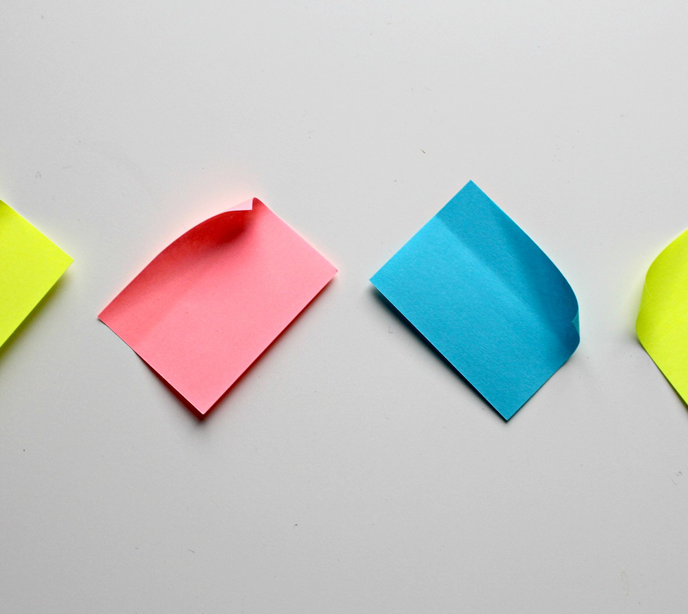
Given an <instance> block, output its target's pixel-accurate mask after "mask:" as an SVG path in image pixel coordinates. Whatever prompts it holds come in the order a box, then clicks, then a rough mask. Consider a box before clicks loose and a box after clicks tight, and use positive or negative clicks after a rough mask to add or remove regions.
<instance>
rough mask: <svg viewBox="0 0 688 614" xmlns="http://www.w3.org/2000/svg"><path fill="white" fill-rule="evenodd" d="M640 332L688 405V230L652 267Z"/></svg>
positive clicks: (648, 272)
mask: <svg viewBox="0 0 688 614" xmlns="http://www.w3.org/2000/svg"><path fill="white" fill-rule="evenodd" d="M636 332H637V334H638V339H639V340H640V343H642V345H643V347H644V348H645V351H646V352H647V353H648V354H649V355H650V357H651V358H652V360H654V361H655V364H656V365H657V366H658V367H659V369H660V370H661V371H662V373H664V375H665V377H666V378H667V379H668V380H669V382H670V383H671V385H672V386H673V387H674V389H675V390H676V392H678V394H679V395H680V396H681V398H682V399H683V400H684V401H685V402H686V403H688V231H686V232H684V233H683V234H682V235H681V236H679V237H678V238H677V239H675V240H674V241H673V242H671V243H670V244H669V245H668V246H667V247H666V248H665V249H664V251H663V252H662V253H661V254H659V256H657V258H656V259H655V261H654V262H653V263H652V264H651V265H650V268H649V269H648V271H647V276H646V277H645V286H644V288H643V295H642V298H641V301H640V310H639V312H638V320H637V322H636Z"/></svg>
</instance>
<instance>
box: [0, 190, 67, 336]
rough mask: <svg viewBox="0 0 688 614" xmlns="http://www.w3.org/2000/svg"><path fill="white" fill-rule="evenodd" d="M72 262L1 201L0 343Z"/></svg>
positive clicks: (10, 333)
mask: <svg viewBox="0 0 688 614" xmlns="http://www.w3.org/2000/svg"><path fill="white" fill-rule="evenodd" d="M72 262H73V261H72V259H71V258H70V257H69V256H68V255H67V254H65V253H64V252H63V251H62V250H61V249H60V248H59V247H57V245H55V244H54V243H53V242H52V241H50V239H48V238H47V237H46V236H45V235H43V234H41V232H40V231H38V230H37V229H36V228H34V227H33V226H32V225H31V224H30V223H29V222H27V221H26V220H25V219H24V218H23V217H21V216H20V215H19V214H18V213H17V212H16V211H14V210H12V208H11V207H10V206H9V205H6V204H5V203H4V202H2V201H0V346H2V345H3V344H4V343H5V341H7V339H9V337H10V335H12V333H13V332H14V331H15V330H16V329H17V327H18V326H19V325H20V324H21V323H22V322H23V321H24V320H25V319H26V317H27V316H28V315H29V314H30V313H31V312H32V311H33V309H34V308H35V307H36V305H38V303H40V301H41V299H42V298H43V297H44V296H45V295H46V294H47V293H48V291H49V290H50V288H52V287H53V286H54V285H55V282H57V280H58V279H60V277H62V275H63V273H64V272H65V271H66V270H67V268H68V267H69V265H70V264H71V263H72Z"/></svg>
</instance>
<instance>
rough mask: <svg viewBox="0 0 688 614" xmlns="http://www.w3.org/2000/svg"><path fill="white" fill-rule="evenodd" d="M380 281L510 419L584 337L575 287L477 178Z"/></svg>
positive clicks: (423, 331)
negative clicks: (487, 194) (579, 324)
mask: <svg viewBox="0 0 688 614" xmlns="http://www.w3.org/2000/svg"><path fill="white" fill-rule="evenodd" d="M371 282H372V283H373V285H374V286H375V287H376V288H377V289H378V291H379V292H380V293H381V294H382V295H383V296H384V297H385V298H386V299H387V300H388V301H389V302H390V303H391V304H392V305H393V306H394V307H395V308H396V309H397V310H398V311H399V312H400V313H401V314H402V315H403V316H404V317H405V318H406V319H407V320H408V321H409V322H410V323H411V324H412V325H413V326H414V327H415V328H416V329H417V331H418V332H419V333H420V334H421V335H422V336H423V337H425V339H427V341H428V342H429V343H430V344H431V345H433V346H434V347H435V348H436V349H437V350H438V351H439V352H440V353H441V354H442V355H443V356H444V357H445V358H446V359H447V361H449V363H450V364H451V365H452V366H453V367H454V368H455V369H456V370H457V371H459V373H461V375H463V377H465V378H466V380H468V382H469V383H470V384H471V385H472V386H473V387H474V388H475V389H476V390H477V391H478V392H479V393H480V394H481V395H482V396H483V397H484V398H485V399H486V400H487V401H488V403H490V404H491V405H492V406H493V407H494V408H495V409H496V410H497V411H498V412H499V414H500V415H501V416H502V417H503V418H504V419H506V420H508V419H510V418H511V417H512V416H513V415H514V414H515V413H516V412H517V411H518V410H519V409H520V408H521V407H522V406H523V405H524V404H525V403H526V401H527V400H528V399H529V398H530V397H531V396H532V395H533V394H535V392H536V391H537V390H538V389H539V388H540V387H541V386H542V385H543V384H544V383H545V382H546V381H547V380H548V379H549V378H550V377H551V376H552V375H553V374H554V373H555V372H556V371H557V370H558V369H559V368H560V367H561V366H562V365H563V364H564V363H565V362H566V361H567V360H568V359H569V357H570V356H571V355H572V354H573V352H574V351H575V349H576V347H578V343H579V341H580V335H579V327H578V302H577V300H576V296H575V294H574V293H573V290H572V289H571V286H570V285H569V284H568V282H567V281H566V279H565V278H564V276H563V275H562V274H561V272H560V271H559V269H557V267H556V266H555V265H554V263H553V262H552V261H551V260H550V259H549V258H548V257H547V256H546V255H545V253H544V252H543V251H542V250H541V249H540V248H539V247H538V246H537V245H536V244H535V243H534V242H533V241H532V240H531V239H530V238H529V237H528V235H526V234H525V233H524V232H523V231H522V230H521V229H520V228H519V227H518V226H517V225H516V224H515V223H514V222H513V221H512V220H511V219H510V218H509V217H508V216H507V215H506V214H505V213H504V212H503V211H502V210H501V209H500V208H499V207H498V206H497V205H496V204H495V203H494V202H493V201H492V200H490V198H488V197H487V196H486V195H485V194H484V193H483V192H482V191H481V190H480V188H478V186H477V185H475V184H474V183H473V182H472V181H471V182H469V183H468V184H467V185H466V186H465V187H464V188H463V189H462V190H461V191H460V192H459V193H458V194H457V195H456V196H455V197H454V198H452V200H450V201H449V203H447V205H445V206H444V207H443V208H442V209H441V210H440V211H439V213H437V214H436V215H435V216H434V217H433V218H432V219H431V220H430V221H429V222H428V223H427V224H426V225H425V226H423V228H421V229H420V230H419V231H418V232H417V233H416V235H414V236H413V237H412V238H411V239H410V240H409V241H408V242H407V243H406V244H405V245H404V246H403V247H402V248H401V249H400V250H399V251H398V252H397V253H396V254H395V255H394V256H392V258H391V259H390V260H389V261H388V262H387V263H386V264H385V265H384V266H383V267H382V268H381V269H380V270H379V271H378V272H377V273H376V274H375V275H374V276H373V277H372V278H371Z"/></svg>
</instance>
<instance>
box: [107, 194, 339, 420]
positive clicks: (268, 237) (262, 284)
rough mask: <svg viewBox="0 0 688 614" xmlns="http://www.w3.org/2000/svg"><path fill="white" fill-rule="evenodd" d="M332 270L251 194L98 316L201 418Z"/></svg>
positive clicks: (181, 243)
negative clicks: (250, 197) (251, 196)
mask: <svg viewBox="0 0 688 614" xmlns="http://www.w3.org/2000/svg"><path fill="white" fill-rule="evenodd" d="M336 273H337V269H335V267H334V266H333V265H332V264H330V263H329V262H328V261H327V260H326V259H325V258H323V256H321V255H320V254H319V253H318V252H317V251H316V250H315V249H314V248H313V247H311V246H310V245H309V244H308V243H307V242H306V241H305V240H304V239H303V238H301V237H300V236H299V235H298V234H297V233H296V232H295V231H294V230H292V229H291V228H290V227H289V226H288V225H287V224H286V223H285V222H283V221H282V220H281V219H280V218H279V217H278V216H277V215H275V214H274V213H273V212H272V211H271V210H270V209H269V208H268V207H267V206H266V205H265V204H264V203H263V202H262V201H260V200H259V199H257V198H253V199H250V200H247V201H245V202H243V203H241V204H239V205H237V206H236V207H233V208H232V209H229V210H227V211H225V212H223V213H220V214H218V215H216V216H213V217H211V218H209V219H208V220H206V221H204V222H201V223H200V224H198V225H197V226H194V227H193V228H192V229H191V230H189V231H188V232H186V233H184V234H183V235H182V236H181V237H179V238H178V239H177V240H176V241H174V242H173V243H171V244H170V245H169V246H168V247H167V248H165V249H164V250H163V251H162V252H160V254H159V255H158V256H156V257H155V258H154V259H153V261H152V262H151V263H150V264H149V265H148V266H147V267H145V268H144V269H143V271H141V273H139V275H138V276H137V277H136V278H134V280H133V281H132V282H131V283H130V284H129V285H128V286H127V287H126V288H124V290H122V292H121V293H120V294H119V295H118V296H117V297H116V298H115V299H114V300H113V301H112V302H111V303H110V304H109V305H108V306H107V307H106V308H105V309H103V311H102V312H101V313H100V315H99V319H100V320H101V321H102V322H103V323H105V324H106V325H107V326H108V327H109V328H111V329H112V330H113V332H115V333H116V334H117V335H118V336H119V337H120V338H121V339H122V340H123V341H124V342H125V343H126V344H127V345H129V346H130V347H131V348H132V349H133V350H134V351H135V352H136V353H137V354H138V355H139V356H140V357H141V358H142V359H143V360H144V361H145V362H146V363H147V364H148V365H149V366H150V367H151V368H152V369H153V371H155V372H156V373H157V374H158V375H159V376H160V378H161V379H162V380H164V381H165V382H166V383H167V384H168V385H169V386H170V387H172V388H173V389H174V390H175V391H176V392H177V393H178V394H179V395H181V396H182V397H183V398H184V399H186V400H187V401H188V402H189V403H190V404H191V405H192V406H193V407H194V408H195V409H196V410H197V411H198V412H199V413H200V414H205V413H207V412H208V411H209V410H210V409H211V408H212V407H213V406H214V405H215V403H217V401H218V400H219V399H220V397H222V396H223V395H224V393H225V392H226V391H227V390H228V389H229V388H230V387H231V385H232V384H233V383H234V382H236V380H237V379H239V377H240V376H241V375H242V374H243V373H244V371H246V369H248V367H249V366H250V365H251V364H252V363H253V362H254V361H255V360H256V359H257V358H258V357H259V356H260V355H261V354H262V353H263V352H264V351H265V349H266V348H267V347H268V346H269V345H270V344H271V343H272V342H273V341H274V340H275V339H276V338H277V337H278V336H279V334H280V333H281V332H282V331H283V330H284V329H285V328H286V327H287V326H288V325H289V324H290V323H291V322H292V321H293V320H294V319H295V318H296V316H297V315H298V314H299V313H301V311H303V310H304V309H305V307H306V306H307V305H308V304H309V303H310V302H311V301H312V300H313V299H314V298H315V296H316V295H317V294H318V293H319V292H320V291H321V290H322V289H323V288H324V287H325V286H326V285H327V283H328V282H329V281H330V280H331V279H332V278H333V277H334V275H335V274H336Z"/></svg>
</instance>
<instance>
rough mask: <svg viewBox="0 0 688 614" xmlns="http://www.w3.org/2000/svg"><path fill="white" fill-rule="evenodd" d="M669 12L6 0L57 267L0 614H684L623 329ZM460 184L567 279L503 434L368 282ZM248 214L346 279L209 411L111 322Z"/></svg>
mask: <svg viewBox="0 0 688 614" xmlns="http://www.w3.org/2000/svg"><path fill="white" fill-rule="evenodd" d="M687 23H688V7H687V5H686V3H685V2H679V1H658V2H647V1H645V0H644V1H635V0H633V1H628V0H624V1H622V0H615V1H612V0H604V1H600V0H594V1H593V0H585V1H582V2H568V3H565V2H544V1H536V2H529V3H514V2H507V1H503V2H485V1H484V0H475V1H473V0H469V1H462V2H456V1H446V2H444V1H443V2H439V1H438V2H432V3H428V2H370V1H367V2H363V1H361V2H349V3H345V2H341V3H335V2H330V3H325V2H305V1H302V0H294V1H291V2H281V1H277V0H274V1H271V2H265V1H263V2H256V1H253V2H219V1H216V2H190V1H188V2H178V1H171V0H166V1H162V0H159V1H150V0H137V1H133V0H131V1H130V0H127V1H121V2H113V3H103V2H85V1H84V2H77V1H68V2H31V1H28V0H3V1H2V4H1V7H0V104H1V106H0V198H2V199H3V200H5V201H7V202H8V203H9V204H10V205H12V206H13V207H15V208H16V209H17V210H18V211H19V212H20V213H21V214H23V215H24V216H25V217H26V218H28V219H29V220H30V221H31V222H33V223H34V224H35V225H36V226H37V227H39V228H40V229H41V230H43V231H44V232H45V233H46V234H48V235H49V236H50V237H51V238H52V239H53V240H54V241H55V242H57V243H58V244H59V245H60V246H61V247H63V248H64V249H65V250H66V251H68V252H69V253H70V254H71V255H72V256H73V257H74V258H75V263H74V265H73V266H72V268H71V269H70V270H69V272H68V273H67V275H66V276H65V277H64V278H63V280H62V281H61V282H60V284H59V286H58V287H57V289H56V290H55V291H54V292H53V294H52V295H51V296H50V298H49V300H48V301H46V302H45V303H44V304H43V305H42V307H41V308H40V310H39V311H38V312H37V313H36V314H35V316H34V317H32V318H31V320H30V322H29V323H28V324H27V325H26V326H23V327H22V329H21V331H20V332H19V334H17V335H15V336H14V337H13V338H12V340H11V341H10V342H9V343H8V344H6V346H5V347H3V348H2V349H1V350H0V610H1V611H2V612H3V613H4V612H8V613H21V614H23V613H36V612H51V613H70V614H71V613H75V612H79V613H81V612H84V613H93V612H116V613H120V612H131V613H134V612H139V613H144V612H165V613H177V612H179V613H187V612H199V613H215V612H217V613H224V612H246V613H283V612H284V613H298V614H306V613H323V612H328V613H329V612H333V613H340V612H341V613H347V614H348V613H351V612H356V613H369V612H370V613H388V612H389V613H397V612H398V613H413V614H416V613H418V612H433V613H445V612H446V613H449V612H452V613H453V612H459V611H460V612H510V613H512V612H517V613H521V612H522V613H532V612H557V613H560V612H571V613H580V612H605V613H614V612H653V613H655V612H685V611H686V608H688V591H687V590H686V584H685V574H686V565H687V564H688V541H687V538H688V522H686V518H687V517H688V412H687V411H686V407H685V405H684V404H683V403H682V402H681V400H680V399H679V398H678V396H677V395H676V394H675V393H674V392H673V390H672V389H671V387H670V386H669V384H668V383H667V382H666V381H665V380H664V378H663V377H662V375H661V374H660V372H659V371H658V370H657V369H656V368H655V366H654V365H653V363H652V362H651V360H650V359H649V357H648V356H647V355H646V354H645V353H644V352H643V350H642V349H641V347H640V346H639V344H638V343H637V341H636V340H635V336H634V319H635V314H636V311H637V305H638V301H639V297H640V291H641V288H642V281H643V277H644V274H645V271H646V269H647V267H648V266H649V264H650V262H651V261H652V259H653V258H654V257H655V256H656V255H657V254H658V253H659V251H660V250H661V249H662V248H663V247H664V246H665V245H666V244H667V243H668V242H669V241H670V240H671V239H673V238H674V237H675V236H676V235H677V234H679V233H680V232H681V231H682V230H683V229H684V228H685V227H686V226H688V215H687V214H686V211H687V209H686V204H687V200H688V199H687V195H688V185H686V184H687V181H688V174H687V173H686V167H687V165H688V114H687V113H686V108H687V106H688V105H687V102H688V100H687V98H688V85H687V83H686V58H687V52H688V37H686V26H687ZM469 179H473V180H474V181H476V183H477V184H478V185H479V186H480V187H481V188H482V189H483V190H485V191H486V192H487V194H488V195H489V196H491V197H492V198H493V199H494V200H495V201H496V202H497V203H498V204H499V205H500V206H501V207H502V208H503V209H504V210H505V211H506V212H507V213H508V214H509V215H511V216H512V217H513V218H514V220H515V221H516V222H517V223H518V224H519V225H521V227H522V228H523V229H524V230H525V231H526V232H527V233H529V234H530V235H531V236H532V237H533V238H534V239H535V241H536V242H537V243H538V244H539V245H540V246H541V247H542V248H543V249H544V250H545V252H546V253H547V254H548V255H549V256H550V257H551V258H552V259H553V260H554V262H555V263H556V264H557V265H558V266H559V267H560V268H561V270H562V271H563V272H564V274H565V275H566V276H567V278H568V280H569V281H570V283H571V285H572V286H573V288H574V290H575V291H576V294H577V296H578V299H579V302H580V306H581V332H582V343H581V346H580V348H579V350H578V351H577V352H576V354H575V355H574V356H573V358H572V359H571V360H570V361H569V362H568V363H567V364H566V365H565V366H564V368H562V369H561V371H560V372H559V373H557V374H556V375H555V376H554V377H553V379H552V380H550V382H549V383H547V384H546V385H545V387H544V388H543V389H542V390H541V391H540V392H539V393H538V394H537V395H536V396H535V397H534V398H533V399H532V400H531V401H530V402H529V403H528V404H527V405H526V406H525V408H524V409H522V410H521V412H519V414H517V415H516V417H515V418H514V419H513V420H512V421H511V422H510V423H508V424H506V423H504V422H503V421H502V420H501V419H500V418H499V417H498V416H497V414H496V413H495V412H494V411H493V410H492V409H490V408H489V407H488V406H487V405H486V404H485V403H484V402H483V401H482V400H481V399H480V398H479V397H478V396H476V395H475V394H474V393H473V392H471V390H470V389H469V388H468V387H467V386H466V385H465V384H464V383H463V382H462V381H461V379H460V378H458V377H457V376H456V375H455V374H454V373H453V372H451V371H450V370H449V369H448V368H447V367H446V366H445V365H444V364H443V363H442V362H441V361H439V360H438V359H437V358H436V357H435V356H434V355H433V354H432V353H431V352H430V351H429V350H428V349H427V348H426V347H425V346H424V345H423V344H422V343H421V342H420V341H419V340H418V339H417V338H416V337H415V336H414V335H413V334H412V333H411V332H410V331H409V330H407V329H406V328H405V326H404V325H403V324H402V323H401V322H400V321H398V320H397V319H396V317H395V316H394V315H393V314H392V313H390V312H389V311H387V309H386V308H385V307H384V306H383V305H381V304H380V303H379V302H378V300H377V299H376V298H375V296H374V294H373V291H372V288H371V286H370V285H369V283H368V281H367V280H368V278H369V277H370V275H371V274H372V273H374V272H375V271H376V270H377V269H378V268H379V266H381V265H382V264H383V263H384V262H385V261H386V260H387V259H388V258H389V257H390V256H391V255H392V254H393V253H394V251H396V250H397V249H398V248H399V247H400V246H401V245H402V244H403V243H404V242H405V241H406V240H407V239H408V238H409V237H410V236H411V235H412V234H413V233H414V232H415V231H416V230H417V229H418V228H419V227H420V226H421V225H422V224H423V223H424V222H426V221H427V220H428V219H429V218H430V217H431V216H432V215H433V214H434V213H435V212H436V211H437V210H438V209H439V208H440V207H441V206H442V205H444V204H445V203H446V202H447V200H449V198H450V197H451V196H453V195H454V194H455V193H456V192H457V191H458V190H459V189H460V188H461V187H462V186H463V185H464V184H465V183H466V181H468V180H469ZM254 195H255V196H258V197H260V198H261V199H264V200H265V202H266V203H267V204H268V205H269V206H270V207H272V208H273V209H274V210H275V211H276V212H277V213H278V214H279V215H280V216H282V217H283V218H284V219H285V220H286V221H287V222H288V223H290V224H291V225H292V226H293V227H295V228H296V229H297V230H298V231H299V232H300V233H301V234H302V235H304V236H305V237H306V238H308V239H309V240H310V241H311V242H312V243H313V244H314V245H315V246H316V247H317V248H319V249H320V250H321V251H322V252H323V253H324V254H325V255H326V256H328V257H329V258H330V259H331V260H332V262H333V263H334V264H335V265H336V266H338V267H339V269H340V274H339V275H338V277H337V278H336V279H335V281H334V282H333V283H332V284H331V286H330V287H329V288H328V289H327V290H326V291H325V292H324V293H323V294H322V295H321V296H320V297H319V298H318V299H317V300H316V301H315V302H314V303H313V305H312V306H311V307H310V308H309V309H308V310H307V311H306V312H305V313H304V315H303V316H302V317H301V318H299V319H298V320H297V321H296V322H295V324H294V325H293V326H292V327H291V328H290V329H289V330H288V331H287V332H286V333H285V334H284V335H283V336H282V337H281V338H280V340H279V341H278V343H277V344H275V345H274V346H273V347H272V349H271V350H270V351H269V352H268V353H267V354H266V355H265V356H264V357H263V358H262V359H261V360H260V361H259V363H258V364H256V365H255V367H254V368H252V369H251V370H250V372H249V373H248V374H247V375H246V376H245V377H244V378H243V379H242V380H241V381H240V382H239V383H238V385H237V386H236V387H235V388H234V390H233V391H231V392H230V394H229V395H227V396H226V397H225V399H224V401H223V402H222V403H221V404H220V405H219V406H218V407H216V409H215V410H214V412H213V413H212V414H211V415H210V417H209V418H208V419H207V420H206V421H205V422H203V423H200V422H198V421H197V420H196V418H194V417H193V416H192V415H191V414H190V413H189V412H188V411H187V410H186V409H185V408H184V407H183V406H182V405H181V404H180V403H179V402H178V401H177V400H176V399H175V398H174V397H173V396H172V395H171V393H170V392H169V391H168V390H167V389H166V388H165V386H164V385H163V384H162V383H161V382H160V381H159V380H158V379H156V377H155V376H154V375H153V374H152V372H151V371H150V370H149V369H147V368H146V367H145V365H144V364H143V363H142V362H141V361H140V360H139V359H138V358H137V357H136V356H135V355H134V354H133V353H132V352H131V350H129V348H128V347H127V346H126V345H124V344H123V343H122V342H121V341H119V340H118V339H117V338H116V337H115V335H114V334H113V333H111V332H110V331H109V330H108V329H107V328H106V327H105V326H103V325H102V324H100V323H99V322H98V321H97V320H96V315H97V314H98V312H99V311H100V309H101V308H102V307H103V306H104V305H105V304H106V303H107V302H108V301H109V300H110V299H111V298H113V297H114V296H115V294H116V293H117V292H118V291H119V290H120V289H121V288H122V287H123V286H124V284H125V283H127V282H128V281H129V280H130V279H131V278H132V277H133V276H134V275H135V274H136V273H137V272H138V271H139V270H140V269H141V268H142V267H143V266H144V265H145V264H147V263H148V261H149V260H150V259H151V258H152V257H153V256H154V255H155V254H157V253H158V252H159V251H160V250H161V249H162V248H163V247H165V246H166V245H167V244H168V243H169V242H170V241H172V240H173V239H175V238H176V237H177V236H178V235H179V234H181V233H182V232H183V231H185V230H187V229H188V228H190V227H191V226H193V225H195V224H196V223H198V222H199V221H201V220H203V219H205V218H206V217H209V216H210V215H212V214H214V213H217V212H218V211H221V210H222V209H223V208H227V207H229V206H233V205H235V204H237V203H239V202H241V201H242V200H243V199H245V198H248V197H251V196H254Z"/></svg>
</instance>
